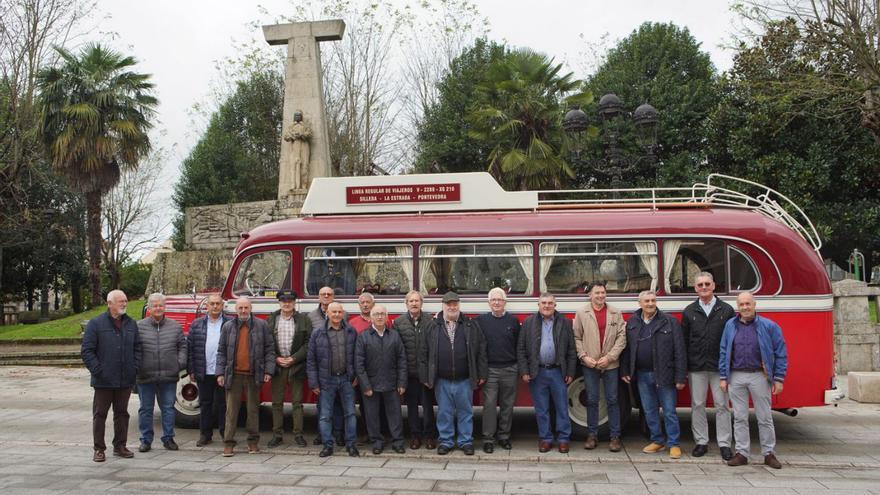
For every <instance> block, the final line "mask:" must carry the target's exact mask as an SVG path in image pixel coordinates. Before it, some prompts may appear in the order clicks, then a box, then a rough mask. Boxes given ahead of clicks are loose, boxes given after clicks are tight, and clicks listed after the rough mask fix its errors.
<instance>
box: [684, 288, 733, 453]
mask: <svg viewBox="0 0 880 495" xmlns="http://www.w3.org/2000/svg"><path fill="white" fill-rule="evenodd" d="M694 288H695V289H696V291H697V296H698V297H697V300H696V301H694V302H692V303H691V304H689V305H688V306H687V307H686V308H684V312H683V313H682V315H681V331H682V334H683V335H684V345H685V348H686V349H687V360H688V384H689V385H690V390H691V430H692V431H693V433H694V441H695V442H696V446H695V447H694V451H693V454H692V455H693V456H694V457H702V456H704V455H706V452H708V451H709V421H708V419H707V418H706V395H707V392H708V389H709V388H711V389H712V403H713V404H714V405H715V435H716V438H717V440H718V447H719V449H720V451H721V458H722V459H724V460H725V461H729V460H730V459H731V458H732V457H733V453H732V452H731V450H730V440H731V438H730V437H731V425H730V410H729V409H728V408H727V403H728V402H729V398H728V396H727V393H726V392H725V391H723V390H721V375H720V374H719V373H718V360H719V357H720V350H721V334H722V333H724V325H725V324H726V323H727V321H728V320H730V319H731V318H733V317H734V311H733V308H732V307H731V306H730V305H729V304H727V303H726V302H724V301H722V300H720V299H718V298H717V297H715V279H714V277H713V276H712V274H711V273H708V272H701V273H699V274H697V276H696V278H695V279H694Z"/></svg>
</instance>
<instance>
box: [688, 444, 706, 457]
mask: <svg viewBox="0 0 880 495" xmlns="http://www.w3.org/2000/svg"><path fill="white" fill-rule="evenodd" d="M706 452H709V446H708V445H700V444H697V446H696V447H694V451H693V452H691V455H692V456H694V457H703V456H704V455H706Z"/></svg>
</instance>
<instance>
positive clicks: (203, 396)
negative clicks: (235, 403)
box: [186, 293, 231, 447]
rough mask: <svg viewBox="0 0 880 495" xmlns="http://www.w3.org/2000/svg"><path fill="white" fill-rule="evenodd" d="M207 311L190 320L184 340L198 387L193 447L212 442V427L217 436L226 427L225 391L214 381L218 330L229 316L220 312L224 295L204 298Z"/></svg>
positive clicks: (188, 370)
mask: <svg viewBox="0 0 880 495" xmlns="http://www.w3.org/2000/svg"><path fill="white" fill-rule="evenodd" d="M205 304H206V306H207V309H208V314H206V315H205V317H204V318H199V319H197V320H195V321H193V322H192V325H190V327H189V335H188V336H187V341H186V352H187V354H188V355H189V357H188V359H187V372H188V373H189V379H190V381H191V382H195V384H196V385H197V386H198V387H199V439H198V440H197V441H196V447H204V446H205V445H208V444H209V443H211V442H212V441H213V437H214V427H215V426H216V427H217V428H218V429H219V431H220V438H223V432H224V431H225V428H226V394H225V392H224V390H223V387H221V386H220V385H218V384H217V377H218V376H222V375H223V370H219V369H217V349H218V347H219V346H220V329H221V328H222V327H223V324H224V323H226V322H227V321H229V320H230V319H231V318H229V317H227V316H226V315H224V314H223V297H222V296H220V294H217V293H214V294H210V295H209V296H208V299H207V301H206V303H205Z"/></svg>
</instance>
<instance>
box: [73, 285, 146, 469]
mask: <svg viewBox="0 0 880 495" xmlns="http://www.w3.org/2000/svg"><path fill="white" fill-rule="evenodd" d="M127 305H128V298H127V297H126V296H125V293H124V292H122V291H121V290H112V291H110V293H109V294H107V312H106V313H101V314H100V315H98V316H96V317H94V318H92V319H91V320H89V323H88V324H87V325H86V331H85V334H84V335H83V341H82V360H83V363H85V365H86V368H88V369H89V373H90V374H91V375H92V378H91V385H92V388H94V389H95V396H94V399H93V400H92V436H93V437H94V449H95V453H94V454H93V457H92V460H93V461H95V462H104V461H105V460H107V456H106V454H105V453H104V451H105V450H107V444H105V443H104V425H105V423H106V422H107V411H109V410H110V406H111V405H112V406H113V455H115V456H117V457H122V458H125V459H128V458H131V457H134V453H132V451H130V450H128V448H126V446H125V444H126V441H127V437H128V418H129V416H128V399H129V397H130V396H131V387H132V385H134V383H135V379H136V377H137V372H138V369H139V368H140V363H139V362H138V359H139V357H138V356H139V352H138V350H139V347H140V342H139V341H138V329H137V323H136V322H135V321H134V320H133V319H131V318H130V317H129V316H128V315H126V314H125V308H126V306H127Z"/></svg>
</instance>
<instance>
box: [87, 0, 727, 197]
mask: <svg viewBox="0 0 880 495" xmlns="http://www.w3.org/2000/svg"><path fill="white" fill-rule="evenodd" d="M395 3H401V4H403V3H405V2H404V0H395ZM729 3H730V2H729V0H663V1H660V0H616V1H608V0H601V1H600V0H564V1H563V0H543V1H541V2H533V1H525V0H475V4H476V5H477V6H478V8H479V10H480V13H481V14H482V15H483V16H485V17H486V18H487V19H488V20H489V29H490V31H489V37H490V38H491V39H494V40H498V41H506V42H508V43H509V44H511V45H515V46H526V47H530V48H533V49H535V50H537V51H541V52H544V53H546V54H548V55H550V56H553V57H555V58H556V59H557V60H558V61H561V62H564V63H565V64H566V65H567V66H568V68H569V69H570V70H573V71H575V73H576V75H577V76H578V77H584V76H586V75H587V74H586V73H584V72H583V71H585V70H588V68H590V67H592V66H593V62H594V60H590V56H588V55H585V53H590V52H589V50H588V45H593V46H595V45H597V44H599V45H601V40H603V39H606V40H608V41H607V42H606V44H609V45H613V44H614V41H615V40H618V39H620V38H622V37H625V36H627V35H628V34H629V33H630V32H632V31H633V30H634V29H635V28H636V27H638V25H639V24H641V23H642V22H645V21H654V22H669V21H671V22H674V23H676V24H678V25H680V26H686V27H687V28H688V29H690V31H691V34H692V35H693V36H694V37H695V38H696V39H697V41H698V42H700V43H701V44H702V48H703V49H704V50H705V51H707V52H709V54H710V55H711V57H712V61H713V62H714V64H715V66H716V68H718V69H719V70H722V71H723V70H725V69H728V68H729V67H730V65H731V57H732V54H731V52H730V51H729V50H726V49H724V48H723V46H724V45H726V44H727V42H728V41H729V39H730V37H731V34H732V33H733V31H734V29H735V24H736V20H735V19H736V16H735V15H734V14H732V13H731V12H730V9H729ZM291 5H293V3H292V2H291V1H290V0H263V1H261V2H259V3H256V2H250V1H245V0H173V1H172V0H151V1H149V2H131V1H118V0H98V13H97V15H96V16H95V24H96V26H97V29H95V30H94V31H93V32H92V33H91V34H90V35H89V36H90V37H94V38H97V39H101V40H102V41H105V42H108V40H109V43H110V44H111V45H113V46H114V47H115V48H117V49H120V50H124V51H126V52H127V53H131V54H133V55H134V56H135V57H136V58H137V59H138V60H139V61H140V64H139V66H138V69H139V70H140V71H142V72H147V73H151V74H152V75H153V78H154V82H155V84H156V88H157V95H158V97H159V99H160V102H161V103H160V106H159V114H158V118H159V121H160V122H159V124H158V125H157V126H156V129H155V131H154V141H155V143H156V144H158V145H159V146H162V147H164V148H166V149H168V150H169V151H171V153H170V156H171V160H169V162H168V163H167V164H166V165H165V170H164V174H163V184H164V187H163V191H162V192H161V193H160V194H159V195H158V196H159V197H157V201H162V202H168V206H169V208H170V207H171V204H170V199H169V198H170V194H171V188H172V186H173V183H174V181H175V180H176V179H177V176H178V174H179V167H180V162H181V161H182V160H183V158H184V157H186V155H187V154H188V152H189V151H190V149H191V148H192V146H193V145H194V144H195V142H196V141H197V140H198V137H199V132H200V131H201V130H202V129H203V124H204V122H203V120H202V119H198V118H196V119H194V118H193V116H192V113H191V109H192V107H193V105H194V104H195V103H197V102H204V101H205V100H206V99H207V97H208V95H209V93H210V87H211V84H212V82H214V83H216V81H217V75H218V72H217V69H216V66H215V64H216V62H218V61H220V60H223V59H224V58H227V57H232V56H235V55H236V48H235V42H236V41H238V42H243V41H247V40H249V39H251V38H255V37H261V36H262V35H261V34H260V33H259V32H254V30H253V29H251V28H250V27H249V24H250V23H252V22H253V21H258V22H260V23H261V24H269V23H272V21H273V19H275V18H277V17H278V16H282V15H289V14H291V13H292V7H291ZM111 33H112V34H111Z"/></svg>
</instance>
